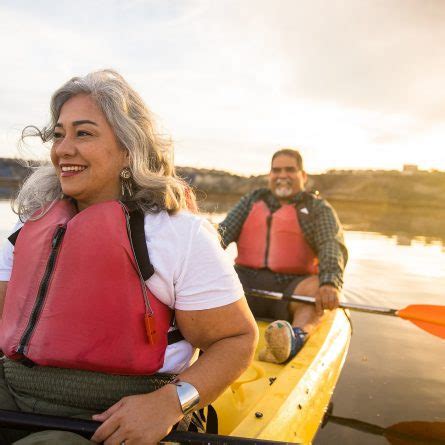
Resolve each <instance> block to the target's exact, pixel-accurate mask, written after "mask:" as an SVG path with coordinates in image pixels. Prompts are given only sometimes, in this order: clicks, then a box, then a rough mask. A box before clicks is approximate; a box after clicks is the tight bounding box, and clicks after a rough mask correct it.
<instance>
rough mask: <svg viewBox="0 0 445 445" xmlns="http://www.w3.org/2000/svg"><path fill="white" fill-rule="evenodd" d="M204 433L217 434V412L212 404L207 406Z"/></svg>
mask: <svg viewBox="0 0 445 445" xmlns="http://www.w3.org/2000/svg"><path fill="white" fill-rule="evenodd" d="M206 433H208V434H218V414H217V413H216V410H215V408H213V406H212V405H208V406H207V421H206Z"/></svg>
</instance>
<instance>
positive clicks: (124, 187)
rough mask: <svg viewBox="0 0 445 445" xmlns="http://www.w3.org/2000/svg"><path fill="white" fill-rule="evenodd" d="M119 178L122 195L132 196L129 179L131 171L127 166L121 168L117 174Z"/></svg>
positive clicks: (131, 185)
mask: <svg viewBox="0 0 445 445" xmlns="http://www.w3.org/2000/svg"><path fill="white" fill-rule="evenodd" d="M119 176H120V178H121V191H122V197H123V198H125V197H128V198H131V197H132V196H133V184H132V181H131V171H130V169H129V168H128V167H125V168H123V169H122V171H121V172H120V174H119Z"/></svg>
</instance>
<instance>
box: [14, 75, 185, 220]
mask: <svg viewBox="0 0 445 445" xmlns="http://www.w3.org/2000/svg"><path fill="white" fill-rule="evenodd" d="M79 94H86V95H90V96H91V97H92V98H93V99H94V100H95V102H96V103H97V105H98V106H99V108H100V109H101V111H102V112H103V114H104V115H105V117H106V119H107V121H108V123H109V124H110V126H111V127H112V129H113V131H114V133H115V136H116V138H117V141H118V143H119V145H120V147H121V148H122V149H123V150H126V151H127V153H128V158H129V168H130V170H131V174H132V180H133V188H134V192H135V194H134V197H133V200H134V201H135V203H136V204H137V205H138V206H139V207H140V208H141V209H142V210H144V211H152V212H153V211H159V210H162V209H165V210H167V211H169V212H171V213H173V212H176V211H178V210H179V209H181V208H186V207H187V202H186V194H187V199H193V193H192V192H191V190H187V191H186V189H187V185H186V184H185V182H183V181H182V180H181V179H180V178H178V177H177V176H176V173H175V169H174V166H173V162H172V157H173V155H172V147H171V145H172V144H171V140H170V139H169V138H166V137H165V136H164V135H161V134H159V133H157V131H156V129H155V126H154V119H153V116H152V114H151V112H150V111H149V109H148V108H147V107H146V105H145V104H144V102H143V100H142V99H141V97H140V96H139V95H138V94H137V93H136V92H135V91H134V90H133V89H132V88H131V87H130V85H129V84H128V83H127V82H126V81H125V79H124V78H123V77H122V76H121V75H120V74H118V73H117V72H116V71H113V70H110V69H106V70H101V71H96V72H92V73H89V74H87V75H86V76H84V77H73V78H72V79H71V80H69V81H68V82H66V83H65V84H64V85H62V87H60V88H59V89H58V90H57V91H56V92H55V93H54V94H53V96H52V98H51V120H50V123H49V124H48V125H47V126H46V127H44V128H43V129H42V130H39V129H38V128H36V127H32V126H30V127H26V128H25V129H24V130H23V132H22V140H23V139H24V138H25V137H27V136H39V137H40V138H41V139H42V141H43V142H48V141H52V140H53V138H54V128H55V125H56V124H57V121H58V119H59V116H60V111H61V109H62V107H63V105H64V104H65V103H66V102H67V101H68V100H69V99H70V98H72V97H74V96H77V95H79ZM61 195H62V190H61V186H60V182H59V179H58V177H57V175H56V171H55V169H54V167H52V166H48V165H44V166H41V167H38V168H37V169H36V171H35V172H34V173H33V174H32V175H31V176H30V177H29V178H28V179H27V181H26V182H25V184H24V185H23V187H22V189H21V190H20V192H19V194H18V196H17V199H16V209H17V213H18V214H19V216H20V219H22V220H25V219H27V218H29V217H30V215H32V214H33V213H34V212H36V211H37V210H39V209H44V208H45V207H47V206H48V204H49V203H50V202H52V201H54V200H56V199H58V198H60V197H61ZM42 214H44V213H42ZM40 216H41V215H39V217H40Z"/></svg>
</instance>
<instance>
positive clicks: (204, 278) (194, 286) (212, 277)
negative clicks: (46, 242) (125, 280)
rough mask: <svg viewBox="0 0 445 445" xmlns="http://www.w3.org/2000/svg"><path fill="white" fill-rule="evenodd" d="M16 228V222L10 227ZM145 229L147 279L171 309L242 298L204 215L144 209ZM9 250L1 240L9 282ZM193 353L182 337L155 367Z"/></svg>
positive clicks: (1, 276) (0, 271)
mask: <svg viewBox="0 0 445 445" xmlns="http://www.w3.org/2000/svg"><path fill="white" fill-rule="evenodd" d="M19 227H20V224H17V225H16V227H15V228H14V230H13V232H14V231H15V230H17V229H18V228H19ZM144 229H145V237H146V240H147V249H148V253H149V256H150V262H151V263H152V265H153V267H154V270H155V273H154V274H153V275H152V276H151V277H150V279H149V280H147V282H146V283H147V286H148V287H149V289H150V290H151V291H152V292H153V294H154V295H156V297H157V298H159V300H161V301H162V302H163V303H165V304H166V305H168V306H169V307H170V308H172V309H179V310H183V311H187V310H202V309H211V308H215V307H220V306H225V305H228V304H230V303H233V302H235V301H237V300H239V299H240V298H242V296H243V295H244V294H243V289H242V286H241V284H240V282H239V280H238V277H237V275H236V272H235V271H234V269H233V264H232V260H231V259H230V258H229V257H228V256H227V255H226V254H225V252H224V250H223V249H222V248H221V246H220V244H219V240H218V235H217V233H216V230H215V229H214V228H213V227H212V225H211V224H210V223H209V222H208V221H207V220H205V219H204V218H202V217H200V216H198V215H194V214H192V213H189V212H186V211H181V212H178V213H177V214H175V215H169V214H168V213H167V212H165V211H163V212H160V213H156V214H150V213H149V214H146V215H145V223H144ZM13 251H14V248H13V246H12V244H11V243H10V242H9V241H7V240H6V241H5V242H4V244H3V246H2V249H1V250H0V281H9V279H10V277H11V271H12V264H13ZM209 329H212V327H211V326H209ZM194 352H195V351H194V349H193V347H192V346H191V345H190V344H189V343H188V342H186V341H185V340H183V341H180V342H177V343H174V344H172V345H169V346H168V347H167V351H166V353H165V358H164V366H163V367H162V368H161V369H160V370H159V372H174V373H178V372H181V371H183V370H184V369H185V368H187V367H188V366H189V365H190V362H191V360H192V358H193V354H194Z"/></svg>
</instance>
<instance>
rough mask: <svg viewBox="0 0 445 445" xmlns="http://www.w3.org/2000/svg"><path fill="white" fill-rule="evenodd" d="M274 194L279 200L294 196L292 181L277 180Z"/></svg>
mask: <svg viewBox="0 0 445 445" xmlns="http://www.w3.org/2000/svg"><path fill="white" fill-rule="evenodd" d="M274 193H275V195H276V196H277V197H278V198H289V197H290V196H292V181H291V180H290V179H277V180H276V181H275V191H274Z"/></svg>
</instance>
